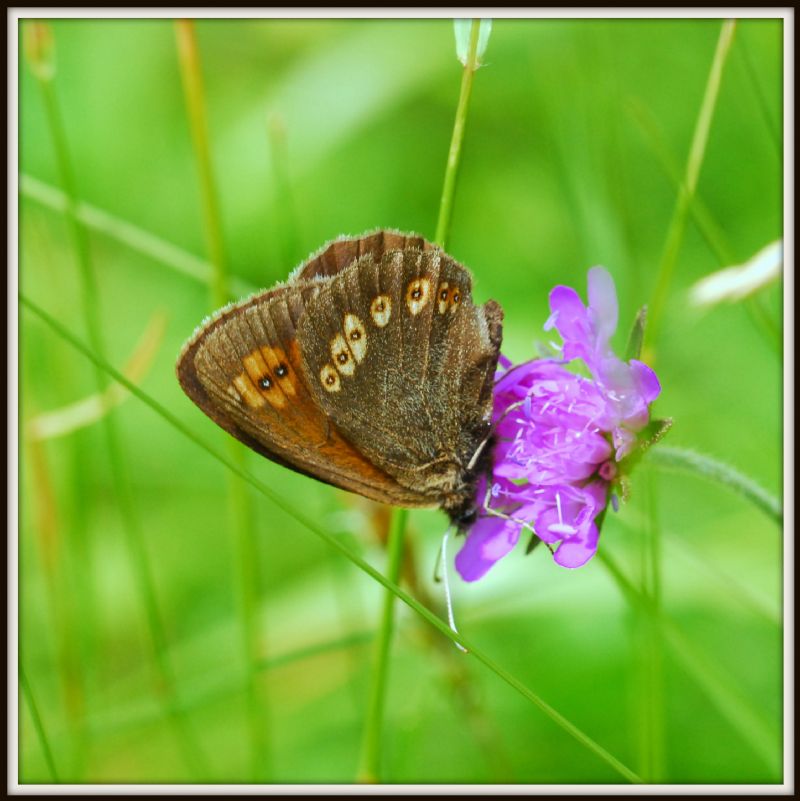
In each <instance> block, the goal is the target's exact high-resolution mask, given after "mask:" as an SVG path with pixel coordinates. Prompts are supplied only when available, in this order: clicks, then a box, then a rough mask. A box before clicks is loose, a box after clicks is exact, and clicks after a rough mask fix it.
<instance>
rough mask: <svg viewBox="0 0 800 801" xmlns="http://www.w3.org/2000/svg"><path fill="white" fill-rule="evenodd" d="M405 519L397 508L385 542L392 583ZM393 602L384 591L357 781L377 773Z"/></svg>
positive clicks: (372, 779) (396, 578) (405, 514)
mask: <svg viewBox="0 0 800 801" xmlns="http://www.w3.org/2000/svg"><path fill="white" fill-rule="evenodd" d="M407 518H408V511H407V510H406V509H397V510H395V511H394V513H393V514H392V520H391V527H390V529H389V542H388V544H387V552H388V557H389V564H388V567H387V570H386V577H387V578H388V579H389V581H391V582H392V583H393V584H398V583H399V581H400V569H401V567H402V565H403V542H404V540H405V527H406V520H407ZM394 601H395V595H394V593H393V592H390V591H388V590H387V592H386V594H385V596H384V598H383V613H382V615H381V625H380V629H379V634H378V640H377V643H376V647H375V667H374V670H373V673H372V687H371V689H370V695H369V705H368V707H367V719H366V727H365V729H364V739H363V742H362V746H361V766H360V768H359V771H358V774H359V778H358V780H359V781H360V782H377V781H378V776H379V773H380V757H381V739H382V735H383V718H384V709H385V707H386V687H387V683H388V678H389V653H390V651H391V645H392V633H393V631H394Z"/></svg>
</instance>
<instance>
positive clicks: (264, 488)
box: [19, 292, 641, 783]
mask: <svg viewBox="0 0 800 801" xmlns="http://www.w3.org/2000/svg"><path fill="white" fill-rule="evenodd" d="M19 299H20V303H22V305H23V306H25V307H26V308H27V309H28V310H30V311H31V312H32V313H33V314H34V315H36V317H38V318H39V319H40V320H41V321H42V322H43V323H45V324H46V325H47V326H48V327H49V328H50V329H51V330H52V331H54V332H55V333H56V334H58V336H59V337H61V339H63V340H64V341H65V342H67V343H69V344H70V345H71V346H72V347H73V348H75V349H76V350H78V351H79V352H80V353H82V354H83V355H84V356H86V358H87V359H89V360H90V361H92V362H93V363H94V364H95V365H97V366H98V367H99V368H100V369H101V370H103V371H104V372H106V373H107V374H108V375H109V376H111V378H113V379H114V380H115V381H117V382H119V383H120V384H121V385H122V386H123V387H125V388H126V389H127V390H128V391H129V392H130V393H131V394H133V395H135V396H136V397H137V398H139V400H140V401H142V402H143V403H144V404H146V405H147V406H149V407H150V409H152V410H153V411H154V412H155V413H156V414H157V415H158V416H159V417H161V418H162V419H163V420H164V421H166V422H167V423H168V424H169V425H171V426H172V427H173V428H174V429H176V430H177V431H180V432H181V434H183V435H184V436H185V437H187V438H188V439H190V440H191V441H192V442H194V443H195V444H196V445H198V446H199V447H200V448H202V449H203V450H204V451H205V452H206V453H208V454H209V455H210V456H211V457H212V458H213V459H216V460H217V461H218V462H219V463H220V464H222V465H224V466H225V467H226V468H227V469H228V470H230V471H231V472H232V473H235V474H236V475H238V476H239V477H240V478H242V479H244V481H246V482H247V483H248V484H250V485H251V486H252V487H253V488H254V489H256V491H258V492H259V493H260V494H261V495H263V496H264V497H265V498H267V499H268V500H269V501H270V502H271V503H272V504H273V505H274V506H275V507H276V508H278V509H280V510H282V511H284V512H285V513H286V514H287V515H289V516H290V517H292V518H293V519H294V520H295V521H297V522H298V523H299V524H300V525H301V526H303V527H304V528H306V529H307V530H308V531H310V532H311V533H312V534H314V535H315V536H317V537H319V539H321V540H323V541H324V542H325V543H327V544H328V545H329V546H330V547H331V548H333V549H334V550H335V551H338V552H339V553H341V554H342V555H343V556H344V557H345V558H346V559H349V560H350V562H352V563H353V564H354V565H355V566H356V567H358V568H359V570H361V571H362V572H364V573H366V574H367V575H368V576H370V577H371V578H372V579H373V580H375V581H377V582H378V583H379V584H381V585H382V586H383V587H385V588H386V589H387V590H389V591H390V592H392V593H394V595H395V596H396V597H397V598H399V599H400V600H401V601H402V602H403V603H404V604H406V606H408V607H410V608H411V609H413V610H414V611H415V612H416V613H417V614H418V615H419V616H420V617H422V618H423V619H424V620H426V621H427V622H428V623H429V624H430V625H431V626H433V627H434V628H435V629H437V631H439V632H440V633H441V634H442V635H443V636H445V637H447V639H449V640H451V641H452V642H454V643H458V644H459V645H461V646H462V647H463V648H465V649H466V650H467V651H469V652H470V654H471V655H472V657H473V658H475V659H477V660H478V661H479V662H481V663H482V664H483V665H485V666H486V667H487V668H488V669H489V670H490V671H491V672H492V673H494V674H495V675H496V676H498V677H499V678H500V679H502V680H503V681H504V682H505V683H506V684H508V685H509V686H510V687H512V688H513V689H514V690H515V691H516V692H518V693H519V694H520V695H522V696H523V697H524V698H526V699H527V700H528V701H530V703H532V704H534V705H535V706H537V707H538V708H539V709H540V710H541V711H542V712H543V713H544V714H545V715H546V716H547V717H549V718H550V719H551V720H552V721H553V722H554V723H555V724H556V725H557V726H559V727H560V728H561V729H562V730H563V731H565V732H566V733H567V734H569V735H570V736H571V737H573V738H574V739H575V740H577V741H578V742H579V743H581V745H583V746H584V747H585V748H586V749H587V750H589V751H591V752H592V753H594V754H595V755H596V756H597V757H599V758H600V759H601V760H602V761H603V762H605V763H606V764H607V765H609V766H610V767H611V768H612V769H613V770H614V771H616V772H617V773H619V774H620V775H621V776H623V777H624V778H625V780H626V781H630V782H635V783H638V782H641V778H640V777H639V776H637V775H636V774H635V773H634V772H633V771H632V770H631V769H630V768H628V767H627V766H626V765H624V764H623V763H622V762H620V760H618V759H617V758H616V757H615V756H613V755H612V754H610V753H609V752H608V751H606V749H605V748H603V747H602V746H601V745H599V744H598V743H596V742H595V741H594V740H592V739H591V737H589V736H588V735H587V734H585V733H584V732H583V731H581V730H580V729H579V728H578V727H577V726H575V725H574V724H573V723H572V722H570V721H569V720H567V719H566V718H565V717H564V716H563V715H561V714H560V713H559V712H558V711H556V710H555V709H554V708H553V707H551V706H550V705H549V704H548V703H547V702H546V701H544V700H543V699H542V698H540V697H539V696H538V695H537V694H536V693H534V692H533V691H532V690H530V689H529V688H528V687H526V686H525V685H524V684H523V683H522V682H521V681H519V679H517V678H515V677H514V676H512V675H511V674H510V673H509V672H508V671H507V670H505V669H504V668H502V667H501V666H500V665H498V664H497V663H496V662H495V661H494V660H493V659H492V658H491V657H490V656H489V655H488V654H486V653H484V651H483V649H481V648H479V647H478V646H477V645H476V644H475V643H473V642H472V641H471V640H469V639H468V638H466V637H465V636H464V635H463V634H461V633H458V632H454V631H452V630H451V629H450V626H449V625H448V624H447V622H446V621H444V620H442V619H441V618H439V617H438V616H437V615H435V614H434V613H433V612H432V611H431V610H430V609H428V608H427V607H426V606H423V605H422V604H421V603H420V602H419V601H417V600H416V599H415V598H413V597H412V596H411V595H409V594H408V593H407V592H405V590H402V589H401V588H400V587H398V586H397V584H395V583H394V582H392V581H389V580H388V579H387V578H386V577H385V576H383V575H382V574H381V573H379V572H378V571H377V570H376V569H375V568H374V567H372V565H370V564H369V563H368V562H366V561H365V560H364V559H362V558H361V557H360V556H358V554H355V553H353V552H351V551H350V549H349V548H348V547H347V546H346V545H344V544H343V543H342V542H341V540H340V538H338V537H336V536H334V535H333V534H331V533H330V532H329V531H327V530H326V529H324V528H320V527H319V526H317V524H316V523H315V522H314V520H312V519H311V518H310V517H307V516H306V515H305V514H303V513H302V512H300V511H298V510H297V509H295V508H294V507H293V506H292V505H291V504H290V503H288V502H287V501H286V499H285V497H284V496H283V495H281V494H280V493H279V492H277V491H275V490H273V489H272V488H271V487H270V486H269V485H267V484H265V483H264V482H262V481H260V480H259V479H257V478H256V477H255V476H253V475H251V474H250V473H248V472H247V471H245V470H244V469H242V468H241V467H240V466H238V465H237V464H235V463H234V462H233V461H232V460H231V459H229V458H228V457H227V456H225V455H224V454H223V453H222V452H220V451H218V450H216V449H215V448H213V447H211V446H210V445H209V444H208V443H206V442H204V441H203V439H202V438H201V437H199V436H197V434H195V433H194V431H192V429H191V428H190V427H189V426H188V425H186V423H184V422H183V421H182V420H180V419H179V418H178V417H176V416H175V415H174V414H172V413H171V412H169V411H168V410H167V409H166V408H165V407H164V406H162V405H161V404H160V403H159V402H158V401H156V400H155V399H154V398H152V397H150V395H148V394H147V393H146V392H144V391H143V390H142V389H141V387H138V386H137V385H136V384H134V383H132V382H131V381H129V380H128V379H127V378H126V377H125V376H124V375H123V374H122V373H121V372H120V371H119V370H117V369H115V368H114V367H112V366H111V365H110V364H109V363H108V362H107V361H105V359H102V358H100V357H99V356H98V355H97V354H96V353H94V352H93V351H92V349H91V348H89V347H87V346H86V345H85V344H84V343H83V342H81V341H80V340H79V339H78V338H77V337H76V336H74V335H73V334H72V333H71V332H69V331H68V330H67V329H66V328H65V327H64V326H63V325H61V324H60V323H59V322H58V321H57V320H55V319H54V318H53V317H52V316H51V315H49V314H48V313H47V312H46V311H44V309H42V308H41V307H40V306H38V305H37V304H36V303H34V302H33V301H32V300H30V299H29V298H28V297H26V295H25V294H24V293H22V292H20V293H19Z"/></svg>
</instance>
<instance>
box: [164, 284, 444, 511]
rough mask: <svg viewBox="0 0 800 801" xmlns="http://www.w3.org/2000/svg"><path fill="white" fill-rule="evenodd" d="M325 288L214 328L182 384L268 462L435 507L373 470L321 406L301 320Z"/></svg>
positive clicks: (188, 363) (229, 317)
mask: <svg viewBox="0 0 800 801" xmlns="http://www.w3.org/2000/svg"><path fill="white" fill-rule="evenodd" d="M316 291H317V289H315V288H314V287H312V286H307V285H300V286H290V287H284V288H283V289H282V290H281V291H280V292H270V293H265V295H264V296H263V297H261V298H254V299H251V300H249V301H247V302H246V303H244V304H241V305H240V306H238V307H234V308H233V309H232V310H230V311H228V312H226V313H224V314H223V315H222V316H221V317H219V318H218V319H217V320H215V321H214V322H212V323H211V324H209V325H208V326H206V328H204V329H203V330H202V331H201V332H200V334H199V335H198V337H197V338H196V340H195V341H193V342H191V343H190V344H189V345H188V346H187V348H186V351H185V353H184V356H183V357H182V359H181V361H180V362H179V365H178V374H179V377H180V380H181V384H182V386H183V388H184V390H185V391H186V392H187V394H188V395H189V396H190V397H191V398H192V400H194V401H195V403H197V405H198V406H200V408H201V409H202V410H203V411H204V412H206V414H208V415H209V417H211V418H212V419H213V420H214V421H215V422H217V423H218V424H219V425H221V426H222V427H223V428H225V429H226V430H227V431H228V432H229V433H231V434H233V436H235V437H236V438H237V439H239V440H241V441H242V442H244V443H245V444H246V445H248V447H250V448H253V449H254V450H256V451H258V452H259V453H261V454H262V455H264V456H267V457H268V458H270V459H273V460H274V461H277V462H279V463H280V464H283V465H285V466H289V467H292V468H293V469H295V470H298V471H299V472H302V473H306V474H308V475H312V476H315V477H317V478H319V479H321V480H323V481H326V482H327V483H330V484H333V485H334V486H338V487H341V488H343V489H348V490H351V491H353V492H358V493H360V494H362V495H365V496H366V497H369V498H372V499H374V500H379V501H383V502H386V503H395V504H402V505H407V506H419V505H428V504H429V503H430V502H429V501H423V500H422V499H420V498H418V497H416V496H415V494H414V493H412V492H409V491H408V490H407V489H405V488H403V487H401V486H399V485H398V484H397V482H395V481H394V480H393V479H392V478H390V477H389V476H387V475H386V474H385V473H383V472H382V471H381V470H380V469H378V468H376V467H375V466H374V465H372V464H370V463H369V462H368V461H367V460H366V459H364V457H363V456H362V455H361V454H360V453H359V452H358V450H357V449H355V448H354V447H353V446H352V445H350V444H349V443H348V442H346V441H345V440H344V439H343V438H342V437H341V435H340V433H339V432H338V430H337V429H336V427H335V426H334V425H333V424H332V423H331V421H330V420H329V419H328V417H327V416H326V415H325V414H324V412H323V411H322V410H321V409H320V408H319V407H318V405H317V404H316V403H315V402H314V400H313V395H312V393H311V392H310V391H309V388H308V386H307V384H306V381H305V378H304V374H303V371H302V368H301V363H300V356H299V349H298V344H297V340H296V336H295V327H294V319H295V318H296V317H297V316H302V311H303V309H304V307H305V303H306V301H307V299H308V298H309V297H310V296H311V295H313V294H314V293H315V292H316Z"/></svg>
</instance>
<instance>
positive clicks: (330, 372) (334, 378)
mask: <svg viewBox="0 0 800 801" xmlns="http://www.w3.org/2000/svg"><path fill="white" fill-rule="evenodd" d="M319 380H320V381H321V382H322V388H323V389H324V390H325V391H326V392H338V391H339V390H340V389H341V388H342V380H341V379H340V378H339V373H338V372H337V371H336V370H335V369H334V367H333V365H330V364H326V365H325V366H324V367H323V368H322V370H320V371H319Z"/></svg>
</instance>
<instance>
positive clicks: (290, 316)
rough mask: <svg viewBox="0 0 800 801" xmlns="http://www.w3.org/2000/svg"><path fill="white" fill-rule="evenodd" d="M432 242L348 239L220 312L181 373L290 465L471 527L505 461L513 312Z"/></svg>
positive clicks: (210, 409)
mask: <svg viewBox="0 0 800 801" xmlns="http://www.w3.org/2000/svg"><path fill="white" fill-rule="evenodd" d="M471 291H472V279H471V276H470V274H469V272H468V271H467V270H466V269H465V268H464V267H462V266H461V265H460V264H458V263H457V262H456V261H455V260H453V259H452V258H451V257H450V256H448V255H447V254H446V253H444V252H443V251H442V250H441V249H439V248H438V247H436V246H435V245H433V244H431V243H430V242H426V241H425V240H424V239H423V238H422V237H420V236H415V235H407V234H401V233H397V232H394V231H377V232H374V233H369V234H365V235H364V236H360V237H352V238H341V239H338V240H336V241H334V242H332V243H331V244H329V245H327V246H326V247H324V248H323V249H322V250H320V251H318V252H317V253H316V254H314V255H312V256H311V257H310V258H309V259H308V260H307V261H306V262H304V263H303V264H302V265H301V266H300V267H299V268H298V269H297V270H295V271H294V273H292V275H291V276H290V277H289V280H288V281H287V282H286V283H284V284H279V285H278V286H276V287H273V288H272V289H269V290H266V291H264V292H261V293H259V294H256V295H254V296H252V297H250V298H248V299H246V300H243V301H241V302H239V303H235V304H232V305H230V306H228V307H226V308H224V309H222V310H220V311H219V312H217V313H216V314H215V315H214V316H213V317H211V318H210V319H209V320H206V321H205V322H204V323H203V325H202V326H201V327H200V328H199V329H198V330H197V331H196V332H195V334H194V336H192V338H191V339H190V340H189V341H188V342H187V343H186V345H185V346H184V348H183V351H182V353H181V356H180V358H179V360H178V364H177V374H178V380H179V381H180V383H181V386H182V387H183V389H184V391H185V392H186V394H187V395H188V396H189V397H190V398H191V399H192V400H193V401H194V402H195V403H196V404H197V405H198V406H199V407H200V408H201V409H202V410H203V411H204V412H205V413H206V414H207V415H208V416H209V417H210V418H211V419H212V420H213V421H214V422H215V423H217V424H218V425H220V426H222V428H224V429H225V430H226V431H228V432H229V433H230V434H232V435H233V436H234V437H236V438H237V439H238V440H240V441H241V442H243V443H244V444H245V445H247V446H248V447H250V448H252V449H253V450H254V451H257V452H258V453H260V454H262V455H263V456H266V457H267V458H268V459H272V460H273V461H275V462H278V463H279V464H282V465H284V466H286V467H289V468H290V469H292V470H296V471H297V472H299V473H304V474H305V475H308V476H312V477H314V478H317V479H319V480H320V481H324V482H326V483H328V484H332V485H333V486H335V487H340V488H342V489H345V490H349V491H351V492H357V493H359V494H361V495H364V496H365V497H367V498H371V499H373V500H375V501H382V502H384V503H389V504H393V505H395V506H406V507H437V506H438V507H442V508H443V509H444V510H445V511H446V512H447V513H448V514H449V515H450V517H451V519H452V520H453V521H454V522H456V523H458V524H460V525H462V526H463V525H465V524H467V523H468V522H469V521H471V520H472V519H474V516H475V513H476V508H475V507H476V501H475V488H476V484H477V481H478V478H479V477H480V476H481V474H483V473H486V472H487V471H488V469H489V465H490V451H491V413H492V387H493V378H494V372H495V367H496V364H497V359H498V355H499V352H500V342H501V339H502V320H503V310H502V309H501V307H500V306H499V304H497V303H495V302H494V301H489V302H488V303H486V304H485V305H484V306H475V305H474V304H473V302H472V294H471Z"/></svg>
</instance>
